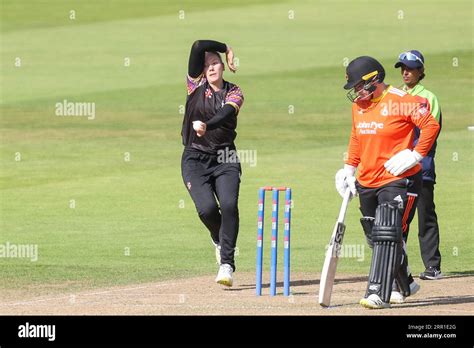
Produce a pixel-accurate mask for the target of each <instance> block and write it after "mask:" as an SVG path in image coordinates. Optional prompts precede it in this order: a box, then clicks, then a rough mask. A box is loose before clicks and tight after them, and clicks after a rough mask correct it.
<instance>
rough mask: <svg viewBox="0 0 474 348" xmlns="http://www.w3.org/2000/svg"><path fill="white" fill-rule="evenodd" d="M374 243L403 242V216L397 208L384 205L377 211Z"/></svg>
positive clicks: (373, 233)
mask: <svg viewBox="0 0 474 348" xmlns="http://www.w3.org/2000/svg"><path fill="white" fill-rule="evenodd" d="M372 241H373V242H374V243H375V242H395V243H401V242H402V214H401V212H400V209H399V208H398V207H397V206H394V205H392V204H390V203H382V204H380V205H379V206H378V207H377V210H376V211H375V221H374V228H373V229H372Z"/></svg>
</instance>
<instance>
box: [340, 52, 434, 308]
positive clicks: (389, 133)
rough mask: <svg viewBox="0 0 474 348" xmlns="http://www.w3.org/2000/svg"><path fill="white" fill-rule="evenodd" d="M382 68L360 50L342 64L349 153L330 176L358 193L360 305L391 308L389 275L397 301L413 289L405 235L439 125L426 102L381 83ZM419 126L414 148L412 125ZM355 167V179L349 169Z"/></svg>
mask: <svg viewBox="0 0 474 348" xmlns="http://www.w3.org/2000/svg"><path fill="white" fill-rule="evenodd" d="M384 78H385V70H384V68H383V66H382V65H381V64H380V63H379V62H378V61H377V60H375V59H374V58H371V57H367V56H363V57H358V58H356V59H354V60H353V61H351V62H350V63H349V65H348V66H347V69H346V80H347V83H346V84H345V85H344V89H347V90H349V92H348V93H347V96H348V98H349V99H350V100H351V102H352V103H353V104H352V131H351V136H350V140H349V149H348V159H347V161H346V164H345V165H344V168H343V169H341V170H339V171H338V172H337V174H336V178H335V179H336V189H337V190H338V192H339V193H340V194H341V195H343V193H344V191H345V189H346V188H347V187H349V188H350V189H351V191H352V194H353V195H357V194H359V200H360V210H361V212H362V216H363V217H362V219H361V224H362V227H363V229H364V232H365V235H366V238H367V241H368V243H369V246H371V248H372V249H373V252H372V263H371V266H370V273H369V279H368V285H367V291H366V294H365V296H364V298H362V299H361V301H360V304H361V305H362V306H364V307H367V308H371V309H381V308H388V307H390V301H391V297H392V286H393V284H394V280H396V282H395V283H396V285H397V286H398V289H397V290H398V291H396V292H395V293H397V292H398V294H400V295H401V297H400V298H398V299H393V300H392V302H397V303H400V302H403V301H405V297H406V296H410V295H413V294H414V293H416V292H417V291H418V289H419V285H418V284H416V283H415V282H414V280H413V278H412V277H411V275H409V274H408V259H407V256H406V252H405V249H404V243H403V236H402V234H403V233H406V232H407V231H408V228H409V224H410V222H411V220H412V219H413V216H414V213H415V208H416V201H417V197H418V194H419V192H420V190H421V184H422V183H421V182H422V177H421V165H420V164H419V162H420V161H421V160H422V158H423V157H424V156H426V155H427V154H428V151H429V149H430V148H431V147H432V145H433V143H434V141H435V139H436V136H437V134H438V131H439V124H438V123H437V122H436V120H435V119H434V117H433V116H432V115H431V114H430V112H429V109H428V108H427V101H426V100H424V99H422V98H419V97H413V96H411V95H409V94H408V93H406V92H404V91H402V90H399V89H397V88H394V87H392V86H389V85H386V84H385V83H384ZM416 127H418V128H419V129H420V130H421V134H420V138H419V141H418V143H417V145H416V146H413V140H414V137H415V128H416ZM356 170H357V180H356V178H355V176H354V175H355V172H356Z"/></svg>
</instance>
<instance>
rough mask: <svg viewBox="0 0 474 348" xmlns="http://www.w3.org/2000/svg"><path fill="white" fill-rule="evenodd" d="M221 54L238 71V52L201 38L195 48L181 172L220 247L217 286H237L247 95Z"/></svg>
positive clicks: (213, 237) (192, 54)
mask: <svg viewBox="0 0 474 348" xmlns="http://www.w3.org/2000/svg"><path fill="white" fill-rule="evenodd" d="M218 52H220V53H225V55H226V60H227V65H228V67H229V69H230V70H231V71H232V72H235V70H236V68H235V65H234V62H233V58H234V53H233V51H232V49H231V48H230V47H229V46H227V45H226V44H224V43H221V42H217V41H212V40H199V41H196V42H194V44H193V45H192V47H191V53H190V56H189V65H188V76H187V87H188V96H187V99H186V109H185V114H184V119H183V126H182V130H181V135H182V140H183V145H184V152H183V156H182V159H181V172H182V177H183V182H184V185H185V186H186V188H187V190H188V192H189V194H190V195H191V198H192V200H193V201H194V204H195V206H196V210H197V212H198V215H199V218H200V219H201V221H202V222H203V224H204V225H205V226H206V227H207V229H208V230H209V232H210V234H211V239H212V242H213V243H214V246H215V248H216V259H217V263H218V264H219V271H218V274H217V277H216V282H217V283H219V284H222V285H225V286H232V284H233V272H234V271H235V262H234V254H235V246H236V243H237V235H238V233H239V210H238V198H239V188H240V175H241V166H240V162H239V161H238V158H237V157H236V148H235V144H234V140H235V138H236V136H237V133H236V132H235V129H236V128H237V115H238V113H239V110H240V108H241V107H242V104H243V102H244V96H243V94H242V91H241V90H240V88H239V87H238V86H237V85H235V84H232V83H230V82H227V81H225V80H224V79H223V73H224V70H225V66H224V63H223V62H222V59H221V56H220V54H219V53H218ZM228 154H233V155H231V156H228Z"/></svg>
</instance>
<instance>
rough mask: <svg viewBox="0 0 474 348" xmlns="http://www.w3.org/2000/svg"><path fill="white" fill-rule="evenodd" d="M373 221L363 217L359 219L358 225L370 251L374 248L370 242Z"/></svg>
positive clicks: (370, 218)
mask: <svg viewBox="0 0 474 348" xmlns="http://www.w3.org/2000/svg"><path fill="white" fill-rule="evenodd" d="M374 220H375V218H374V217H372V216H364V217H362V218H361V219H360V224H361V225H362V228H363V230H364V233H365V239H367V243H368V244H369V247H370V248H371V249H372V248H373V246H374V242H373V241H372V229H373V227H374Z"/></svg>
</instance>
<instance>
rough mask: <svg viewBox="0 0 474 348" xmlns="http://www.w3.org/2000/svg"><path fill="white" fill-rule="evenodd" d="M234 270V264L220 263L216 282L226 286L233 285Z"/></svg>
mask: <svg viewBox="0 0 474 348" xmlns="http://www.w3.org/2000/svg"><path fill="white" fill-rule="evenodd" d="M233 272H234V270H233V269H232V266H231V265H229V264H228V263H224V264H223V265H220V267H219V273H217V277H216V283H218V284H221V285H225V286H232V283H233V279H232V273H233Z"/></svg>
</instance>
